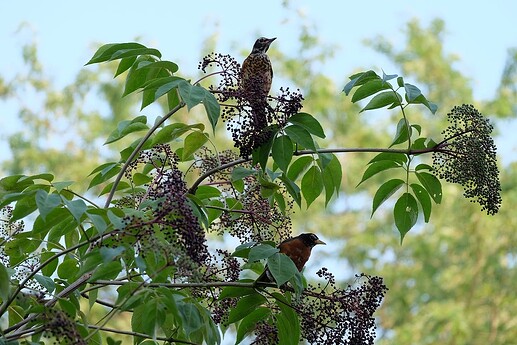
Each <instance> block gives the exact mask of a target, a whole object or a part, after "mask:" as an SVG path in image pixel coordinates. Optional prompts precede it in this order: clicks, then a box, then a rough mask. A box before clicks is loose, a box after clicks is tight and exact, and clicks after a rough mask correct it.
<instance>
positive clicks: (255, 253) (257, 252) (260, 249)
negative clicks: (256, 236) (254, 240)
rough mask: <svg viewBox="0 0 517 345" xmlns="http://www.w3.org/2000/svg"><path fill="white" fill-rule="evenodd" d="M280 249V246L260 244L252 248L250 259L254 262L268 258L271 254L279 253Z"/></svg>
mask: <svg viewBox="0 0 517 345" xmlns="http://www.w3.org/2000/svg"><path fill="white" fill-rule="evenodd" d="M279 251H280V250H279V249H278V248H275V247H273V246H270V245H269V244H259V245H258V246H255V247H253V248H251V249H250V253H249V255H248V261H249V262H253V261H258V260H262V259H267V258H269V257H270V256H271V255H273V254H275V253H278V252H279Z"/></svg>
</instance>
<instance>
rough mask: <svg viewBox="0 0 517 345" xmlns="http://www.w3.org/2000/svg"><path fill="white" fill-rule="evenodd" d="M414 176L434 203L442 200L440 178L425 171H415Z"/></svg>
mask: <svg viewBox="0 0 517 345" xmlns="http://www.w3.org/2000/svg"><path fill="white" fill-rule="evenodd" d="M415 174H416V177H417V178H418V180H419V181H420V183H421V184H422V186H424V188H425V189H426V190H427V192H429V196H431V198H432V199H433V200H434V202H435V203H437V204H439V203H441V202H442V184H441V183H440V180H438V178H436V176H434V175H433V174H430V173H427V172H415Z"/></svg>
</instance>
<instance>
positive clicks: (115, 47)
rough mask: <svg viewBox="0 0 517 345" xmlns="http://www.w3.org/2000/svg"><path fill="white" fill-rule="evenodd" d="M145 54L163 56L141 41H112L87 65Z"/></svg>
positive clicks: (99, 50) (102, 47)
mask: <svg viewBox="0 0 517 345" xmlns="http://www.w3.org/2000/svg"><path fill="white" fill-rule="evenodd" d="M144 54H145V55H154V56H156V57H158V58H160V57H161V56H162V55H161V53H160V52H159V51H158V50H156V49H150V48H147V47H146V46H144V45H142V44H140V43H133V42H130V43H111V44H105V45H103V46H101V47H100V48H99V49H98V50H97V52H95V54H94V55H93V57H92V58H91V59H90V61H88V62H87V63H86V65H90V64H94V63H99V62H105V61H112V60H117V59H122V58H127V57H131V56H137V55H144Z"/></svg>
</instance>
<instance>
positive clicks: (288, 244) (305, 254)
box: [256, 233, 326, 282]
mask: <svg viewBox="0 0 517 345" xmlns="http://www.w3.org/2000/svg"><path fill="white" fill-rule="evenodd" d="M317 244H326V243H325V242H323V241H322V240H320V239H319V238H318V236H316V235H315V234H313V233H303V234H300V235H298V236H296V237H292V238H289V239H287V240H285V241H283V242H281V243H280V244H279V245H278V247H277V248H278V249H280V253H282V254H285V255H287V256H288V257H290V258H291V260H293V262H294V264H295V266H296V268H297V269H298V271H300V272H301V271H302V269H303V267H304V266H305V263H306V262H307V260H309V257H310V256H311V250H312V248H314V246H316V245H317ZM256 281H257V282H272V281H273V279H272V277H271V273H270V272H269V270H268V268H267V267H266V269H265V270H264V272H263V273H262V274H261V275H260V276H259V277H258V278H257V280H256Z"/></svg>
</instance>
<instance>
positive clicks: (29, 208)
mask: <svg viewBox="0 0 517 345" xmlns="http://www.w3.org/2000/svg"><path fill="white" fill-rule="evenodd" d="M45 194H46V193H45ZM37 209H38V206H37V205H36V200H35V198H34V194H33V193H29V194H28V195H27V196H26V197H25V198H23V199H21V200H19V201H18V202H17V203H16V206H14V209H13V213H11V219H10V221H11V222H14V221H17V220H19V219H23V218H25V217H26V216H28V215H29V214H31V213H32V212H34V211H36V210H37ZM50 211H51V210H48V212H50Z"/></svg>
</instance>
